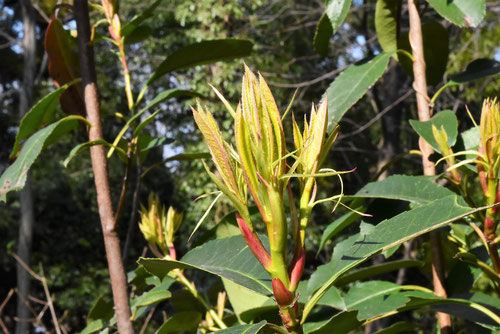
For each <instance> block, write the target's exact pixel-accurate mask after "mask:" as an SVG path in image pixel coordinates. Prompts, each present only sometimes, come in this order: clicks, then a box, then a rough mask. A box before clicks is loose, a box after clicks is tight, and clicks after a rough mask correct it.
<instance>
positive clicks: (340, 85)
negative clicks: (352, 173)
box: [326, 52, 393, 132]
mask: <svg viewBox="0 0 500 334" xmlns="http://www.w3.org/2000/svg"><path fill="white" fill-rule="evenodd" d="M392 55H393V53H392V52H391V53H382V54H379V55H378V56H376V57H375V58H373V59H371V60H369V61H367V62H364V63H359V64H355V65H352V66H350V67H349V68H348V69H346V70H345V71H344V72H342V73H340V74H339V76H338V77H337V78H335V80H334V81H333V82H332V84H331V85H330V87H328V89H327V90H326V95H327V96H328V130H327V131H328V132H331V131H332V130H333V129H334V128H335V126H336V125H337V123H338V122H339V121H340V119H341V118H342V116H344V114H345V113H346V111H347V110H349V108H351V106H352V105H353V104H354V103H356V102H357V101H358V100H359V99H360V98H361V97H362V96H363V95H365V93H366V91H367V90H368V88H370V87H371V86H372V85H373V84H375V82H377V80H378V79H379V78H380V76H382V74H384V71H385V69H386V68H387V64H389V59H390V58H391V56H392Z"/></svg>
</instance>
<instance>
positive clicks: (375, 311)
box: [344, 281, 410, 320]
mask: <svg viewBox="0 0 500 334" xmlns="http://www.w3.org/2000/svg"><path fill="white" fill-rule="evenodd" d="M400 290H401V286H400V285H398V284H396V283H391V282H385V281H369V282H362V283H359V284H357V285H355V286H354V287H352V288H351V289H350V290H349V292H348V293H347V294H346V295H345V296H344V301H345V304H346V307H347V310H348V311H358V314H357V318H358V320H366V319H370V318H374V317H376V316H379V315H382V314H384V313H388V312H391V311H394V310H396V309H397V308H399V307H401V306H404V305H406V303H408V302H409V301H410V298H409V297H407V296H405V295H404V294H401V293H398V292H399V291H400Z"/></svg>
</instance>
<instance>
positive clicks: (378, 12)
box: [375, 0, 402, 59]
mask: <svg viewBox="0 0 500 334" xmlns="http://www.w3.org/2000/svg"><path fill="white" fill-rule="evenodd" d="M401 1H402V0H378V1H377V5H376V7H375V31H376V32H377V38H378V42H379V43H380V46H381V47H382V50H384V51H385V52H391V51H396V50H397V48H398V38H399V19H400V15H401ZM394 57H396V59H397V54H394Z"/></svg>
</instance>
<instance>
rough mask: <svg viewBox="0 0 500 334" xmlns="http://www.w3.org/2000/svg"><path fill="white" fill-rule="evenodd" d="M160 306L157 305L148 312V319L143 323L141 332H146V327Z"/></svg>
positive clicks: (141, 333) (142, 333) (140, 333)
mask: <svg viewBox="0 0 500 334" xmlns="http://www.w3.org/2000/svg"><path fill="white" fill-rule="evenodd" d="M157 306H158V304H157V305H155V306H154V307H153V308H152V309H151V310H150V311H149V313H148V316H147V317H146V319H145V320H144V324H143V325H142V327H141V331H140V332H139V334H144V333H145V332H146V329H147V328H148V324H149V322H150V321H151V318H152V317H153V314H154V313H155V311H156V307H157Z"/></svg>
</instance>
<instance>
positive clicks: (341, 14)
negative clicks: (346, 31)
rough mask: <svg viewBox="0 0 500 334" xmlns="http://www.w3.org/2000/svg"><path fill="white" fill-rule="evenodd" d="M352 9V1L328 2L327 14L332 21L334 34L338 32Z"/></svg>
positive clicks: (338, 0)
mask: <svg viewBox="0 0 500 334" xmlns="http://www.w3.org/2000/svg"><path fill="white" fill-rule="evenodd" d="M349 8H351V0H326V9H325V13H326V15H328V18H329V19H330V22H331V25H332V28H333V33H335V32H337V30H338V29H339V27H340V25H341V24H342V22H344V20H345V18H346V16H347V13H349Z"/></svg>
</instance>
